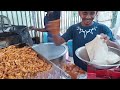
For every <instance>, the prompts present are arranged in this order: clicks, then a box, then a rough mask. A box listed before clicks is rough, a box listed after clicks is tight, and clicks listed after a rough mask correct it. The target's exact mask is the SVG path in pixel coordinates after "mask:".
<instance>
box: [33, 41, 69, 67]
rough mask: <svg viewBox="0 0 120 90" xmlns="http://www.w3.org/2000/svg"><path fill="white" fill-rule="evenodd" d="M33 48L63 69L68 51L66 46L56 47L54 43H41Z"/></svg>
mask: <svg viewBox="0 0 120 90" xmlns="http://www.w3.org/2000/svg"><path fill="white" fill-rule="evenodd" d="M32 48H33V49H34V50H35V51H37V52H38V53H39V54H40V55H42V56H43V57H45V58H46V59H47V60H49V61H51V62H53V63H54V64H56V65H57V66H59V67H62V65H63V64H64V63H65V61H66V53H67V49H68V48H67V46H66V45H60V46H56V45H55V44H54V43H41V44H37V45H34V46H33V47H32Z"/></svg>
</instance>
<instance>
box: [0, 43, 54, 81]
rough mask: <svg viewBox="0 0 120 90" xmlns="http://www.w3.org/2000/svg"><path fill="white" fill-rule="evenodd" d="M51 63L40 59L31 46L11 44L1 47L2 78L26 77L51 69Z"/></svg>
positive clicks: (0, 73)
mask: <svg viewBox="0 0 120 90" xmlns="http://www.w3.org/2000/svg"><path fill="white" fill-rule="evenodd" d="M51 67H52V65H51V64H48V63H47V62H45V60H43V59H40V58H39V57H38V56H37V53H36V52H34V51H33V50H32V49H31V48H30V47H23V48H16V47H15V46H14V45H11V46H9V47H7V48H4V49H0V78H1V79H26V78H28V77H34V76H36V75H37V73H40V72H44V71H48V70H50V69H51Z"/></svg>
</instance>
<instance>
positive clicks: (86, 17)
mask: <svg viewBox="0 0 120 90" xmlns="http://www.w3.org/2000/svg"><path fill="white" fill-rule="evenodd" d="M96 14H97V11H79V15H80V17H81V18H82V25H84V26H90V25H91V24H92V22H93V20H94V18H95V16H96Z"/></svg>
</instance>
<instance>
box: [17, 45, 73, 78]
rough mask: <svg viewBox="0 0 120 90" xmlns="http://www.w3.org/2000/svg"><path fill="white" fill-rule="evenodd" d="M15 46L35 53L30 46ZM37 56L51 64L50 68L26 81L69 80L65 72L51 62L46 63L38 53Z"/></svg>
mask: <svg viewBox="0 0 120 90" xmlns="http://www.w3.org/2000/svg"><path fill="white" fill-rule="evenodd" d="M15 46H16V48H22V47H30V48H31V49H32V50H33V51H34V52H36V51H35V50H34V49H33V48H32V47H31V46H29V45H27V44H25V43H23V44H15ZM36 53H37V52H36ZM37 54H38V57H39V58H40V59H43V60H45V61H46V62H47V63H48V64H51V65H52V68H51V69H50V70H49V71H44V72H40V73H38V74H37V75H36V76H34V77H28V79H70V78H71V77H70V76H69V75H68V74H67V73H66V72H64V71H63V70H62V69H61V68H59V67H58V66H56V65H55V64H54V63H52V62H51V61H48V60H47V59H46V58H45V57H43V56H42V55H40V54H39V53H37Z"/></svg>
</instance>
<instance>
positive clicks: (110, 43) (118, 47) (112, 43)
mask: <svg viewBox="0 0 120 90" xmlns="http://www.w3.org/2000/svg"><path fill="white" fill-rule="evenodd" d="M107 45H108V46H111V47H115V48H117V49H119V50H120V45H119V43H118V42H117V41H116V40H115V41H110V40H109V41H108V42H107Z"/></svg>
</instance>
